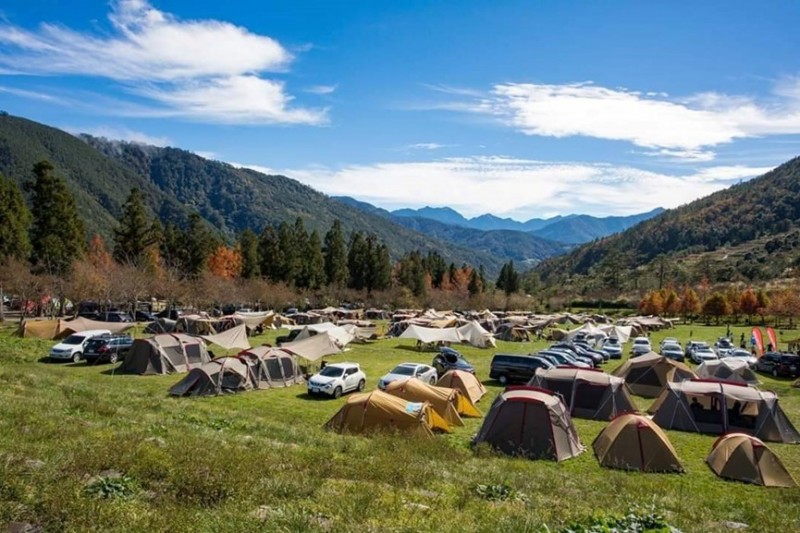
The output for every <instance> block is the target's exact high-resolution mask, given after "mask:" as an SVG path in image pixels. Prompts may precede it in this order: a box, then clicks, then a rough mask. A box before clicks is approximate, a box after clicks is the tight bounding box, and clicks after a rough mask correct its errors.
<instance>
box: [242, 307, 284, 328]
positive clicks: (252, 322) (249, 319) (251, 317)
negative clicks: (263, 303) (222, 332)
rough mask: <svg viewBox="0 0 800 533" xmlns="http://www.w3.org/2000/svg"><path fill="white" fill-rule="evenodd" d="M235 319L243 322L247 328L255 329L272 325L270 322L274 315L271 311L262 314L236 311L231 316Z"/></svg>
mask: <svg viewBox="0 0 800 533" xmlns="http://www.w3.org/2000/svg"><path fill="white" fill-rule="evenodd" d="M233 316H234V317H235V318H239V319H241V320H242V322H244V323H245V324H246V325H247V327H248V328H250V329H255V328H257V327H258V326H260V325H262V324H265V325H267V326H269V325H271V324H272V320H273V319H274V317H275V313H274V312H273V311H263V312H252V311H250V312H244V311H238V312H236V313H234V314H233Z"/></svg>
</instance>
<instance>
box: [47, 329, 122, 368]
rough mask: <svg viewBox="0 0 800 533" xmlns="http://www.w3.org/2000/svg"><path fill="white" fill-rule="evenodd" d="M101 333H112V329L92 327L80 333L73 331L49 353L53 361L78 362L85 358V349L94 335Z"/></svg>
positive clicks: (97, 335)
mask: <svg viewBox="0 0 800 533" xmlns="http://www.w3.org/2000/svg"><path fill="white" fill-rule="evenodd" d="M100 335H111V331H109V330H107V329H90V330H87V331H81V332H80V333H73V334H72V335H70V336H69V337H67V338H66V339H64V340H63V341H61V342H59V343H58V344H56V345H55V346H53V347H52V348H51V349H50V353H49V354H48V355H49V357H50V359H51V360H52V361H72V362H73V363H77V362H78V361H80V360H81V359H83V350H84V348H86V344H87V343H88V342H89V341H90V340H91V339H92V338H93V337H99V336H100Z"/></svg>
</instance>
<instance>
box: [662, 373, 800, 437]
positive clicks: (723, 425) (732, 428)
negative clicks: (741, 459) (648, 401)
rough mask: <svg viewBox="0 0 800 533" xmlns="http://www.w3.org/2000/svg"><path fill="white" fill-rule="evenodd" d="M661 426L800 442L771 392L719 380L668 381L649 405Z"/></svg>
mask: <svg viewBox="0 0 800 533" xmlns="http://www.w3.org/2000/svg"><path fill="white" fill-rule="evenodd" d="M649 412H650V413H651V414H653V422H655V423H656V424H658V425H659V426H661V427H662V428H664V429H677V430H681V431H693V432H697V433H709V434H712V435H721V434H724V433H733V432H736V433H746V434H747V435H753V436H756V437H758V438H760V439H762V440H766V441H772V442H791V443H800V433H798V432H797V430H796V429H795V427H794V426H793V425H792V423H791V422H790V421H789V419H788V418H787V417H786V413H784V412H783V410H782V409H781V407H780V405H778V396H777V394H775V393H774V392H766V391H760V390H758V389H754V388H753V387H748V386H746V385H739V384H736V383H724V382H720V381H706V380H692V381H683V382H681V383H668V384H667V386H666V387H665V388H664V391H663V392H662V393H661V395H660V396H659V397H658V399H657V400H656V401H655V402H653V405H651V406H650V409H649Z"/></svg>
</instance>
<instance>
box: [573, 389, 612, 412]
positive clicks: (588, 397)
mask: <svg viewBox="0 0 800 533" xmlns="http://www.w3.org/2000/svg"><path fill="white" fill-rule="evenodd" d="M576 387H577V390H575V403H574V404H573V405H572V408H573V409H596V408H597V406H599V405H600V402H602V401H603V395H604V394H605V391H606V387H605V386H604V385H591V384H589V383H581V384H577V385H576Z"/></svg>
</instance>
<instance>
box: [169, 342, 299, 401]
mask: <svg viewBox="0 0 800 533" xmlns="http://www.w3.org/2000/svg"><path fill="white" fill-rule="evenodd" d="M304 381H305V380H304V379H303V376H302V374H301V373H300V370H299V368H298V366H297V360H296V358H295V357H294V356H293V355H291V354H289V353H287V352H285V351H283V350H280V349H275V348H269V347H267V346H259V347H256V348H251V349H250V350H245V351H243V352H241V353H239V354H238V355H236V356H233V357H220V358H218V359H214V360H213V361H210V362H208V363H206V364H204V365H203V366H201V367H199V368H195V369H193V370H192V371H191V372H189V374H188V375H187V376H186V377H184V378H183V379H182V380H180V381H179V382H178V383H176V384H175V385H173V386H172V388H171V389H170V390H169V393H170V394H171V395H173V396H210V395H216V394H222V393H234V392H243V391H249V390H254V389H269V388H275V387H289V386H292V385H296V384H298V383H303V382H304Z"/></svg>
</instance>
